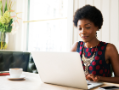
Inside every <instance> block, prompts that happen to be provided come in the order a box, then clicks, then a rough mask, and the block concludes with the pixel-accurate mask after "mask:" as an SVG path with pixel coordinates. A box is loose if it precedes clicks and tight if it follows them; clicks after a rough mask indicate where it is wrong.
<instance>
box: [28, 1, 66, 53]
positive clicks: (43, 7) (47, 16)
mask: <svg viewBox="0 0 119 90" xmlns="http://www.w3.org/2000/svg"><path fill="white" fill-rule="evenodd" d="M67 8H68V0H29V25H28V31H29V33H28V51H67V37H68V36H67V31H68V30H67V12H68V11H67Z"/></svg>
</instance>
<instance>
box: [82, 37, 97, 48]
mask: <svg viewBox="0 0 119 90" xmlns="http://www.w3.org/2000/svg"><path fill="white" fill-rule="evenodd" d="M98 44H99V40H98V39H97V38H96V39H95V40H92V41H89V42H85V45H84V46H85V47H87V48H92V47H95V46H97V45H98Z"/></svg>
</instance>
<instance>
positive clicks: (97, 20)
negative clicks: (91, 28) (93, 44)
mask: <svg viewBox="0 0 119 90" xmlns="http://www.w3.org/2000/svg"><path fill="white" fill-rule="evenodd" d="M81 19H88V20H90V21H91V22H93V23H94V25H95V26H97V27H98V28H99V29H100V28H101V26H102V24H103V16H102V13H101V11H100V10H98V9H97V8H96V7H95V6H91V5H85V6H83V7H82V8H80V9H78V10H77V11H76V12H75V14H74V18H73V23H74V26H76V27H77V22H78V20H81Z"/></svg>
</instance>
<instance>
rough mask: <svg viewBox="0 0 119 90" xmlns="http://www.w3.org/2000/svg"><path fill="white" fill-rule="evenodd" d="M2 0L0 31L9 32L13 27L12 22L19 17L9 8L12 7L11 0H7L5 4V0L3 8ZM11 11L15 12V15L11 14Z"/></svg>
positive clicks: (0, 2)
mask: <svg viewBox="0 0 119 90" xmlns="http://www.w3.org/2000/svg"><path fill="white" fill-rule="evenodd" d="M3 6H4V5H3V3H2V0H0V31H1V32H11V31H12V29H13V25H14V23H13V22H17V23H18V20H16V19H19V18H18V17H17V13H15V11H14V10H12V9H11V7H12V1H11V0H9V3H8V4H7V0H6V3H5V7H4V8H3ZM11 13H15V14H16V15H15V16H12V15H11Z"/></svg>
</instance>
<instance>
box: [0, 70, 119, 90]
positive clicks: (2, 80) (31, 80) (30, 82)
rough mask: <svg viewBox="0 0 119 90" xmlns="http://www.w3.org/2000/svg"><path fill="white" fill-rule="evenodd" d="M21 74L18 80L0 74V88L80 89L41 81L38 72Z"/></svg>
mask: <svg viewBox="0 0 119 90" xmlns="http://www.w3.org/2000/svg"><path fill="white" fill-rule="evenodd" d="M23 75H25V76H26V78H25V80H19V81H11V80H8V79H7V78H6V76H0V90H82V89H76V88H71V87H64V86H58V85H51V84H45V83H42V81H41V80H40V77H39V75H38V74H34V73H28V72H23ZM107 85H117V86H119V84H113V83H104V85H103V86H107ZM94 90H99V88H98V87H97V88H94Z"/></svg>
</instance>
